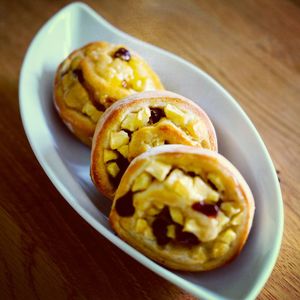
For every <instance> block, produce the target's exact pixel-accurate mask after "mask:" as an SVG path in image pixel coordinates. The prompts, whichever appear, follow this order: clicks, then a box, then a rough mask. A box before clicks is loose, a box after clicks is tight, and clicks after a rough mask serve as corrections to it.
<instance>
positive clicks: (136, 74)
mask: <svg viewBox="0 0 300 300" xmlns="http://www.w3.org/2000/svg"><path fill="white" fill-rule="evenodd" d="M122 47H123V48H124V46H121V45H112V44H109V43H106V42H94V43H89V44H87V45H85V46H84V47H82V48H80V49H77V50H75V51H73V52H72V53H71V54H70V55H69V56H68V57H67V58H66V59H65V60H64V61H63V62H62V63H61V64H60V65H59V67H58V69H57V72H56V75H55V81H54V104H55V107H56V109H57V111H58V113H59V115H60V117H61V118H62V120H63V121H64V123H65V124H66V125H67V127H68V128H69V129H70V130H71V131H72V132H73V133H74V135H75V136H77V137H78V138H79V139H80V140H81V141H82V142H84V143H85V144H87V145H89V146H91V141H92V137H93V134H94V131H95V127H96V122H97V120H98V119H99V117H100V115H101V112H103V111H104V110H105V109H106V108H107V107H109V106H110V105H111V104H112V103H113V102H115V101H117V100H119V99H121V98H124V97H127V96H129V95H130V94H133V93H136V92H139V91H142V90H145V89H163V85H162V84H161V82H160V80H159V78H158V76H157V75H156V74H155V72H154V71H153V70H152V69H151V68H150V66H149V65H148V64H147V63H146V62H145V61H144V60H143V59H142V58H141V57H140V56H138V55H137V54H136V53H134V52H132V51H131V50H130V54H131V59H130V60H129V61H128V62H127V61H123V60H122V59H120V58H114V57H113V56H114V55H113V54H114V53H115V52H116V51H117V50H118V49H120V48H122ZM122 67H123V69H124V70H123V69H122ZM138 68H141V70H142V71H141V72H140V71H139V69H138ZM99 70H100V71H99ZM128 70H129V71H128ZM74 71H75V73H74ZM72 72H73V73H72ZM76 72H77V75H76ZM99 72H100V73H99ZM118 72H119V73H118ZM123 72H124V74H123ZM126 72H127V73H128V72H129V73H130V72H131V73H130V74H129V75H128V74H127V73H126ZM142 72H143V73H144V74H143V75H142ZM125 73H126V74H127V75H126V74H125ZM107 74H108V75H107ZM78 76H79V77H80V78H78ZM118 76H119V77H122V76H123V77H124V78H126V80H127V78H128V80H130V81H128V84H131V85H132V84H134V83H136V82H140V81H143V82H144V86H142V85H141V86H125V85H124V84H123V83H126V80H125V79H124V80H123V81H122V82H120V81H118V78H119V77H118ZM126 84H127V83H126Z"/></svg>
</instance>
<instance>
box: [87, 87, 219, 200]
mask: <svg viewBox="0 0 300 300" xmlns="http://www.w3.org/2000/svg"><path fill="white" fill-rule="evenodd" d="M162 144H184V145H189V146H196V147H201V148H207V149H211V150H215V151H216V150H217V138H216V134H215V130H214V127H213V125H212V123H211V121H210V120H209V118H208V116H207V115H206V113H205V112H204V111H203V110H202V109H201V108H200V107H199V106H197V105H196V104H195V103H194V102H192V101H191V100H188V99H186V98H184V97H182V96H180V95H177V94H175V93H171V92H167V91H155V92H144V93H139V94H135V95H132V96H130V97H128V98H126V99H123V100H120V101H118V102H116V103H114V104H113V105H112V106H111V107H110V108H109V109H108V110H107V111H106V112H105V113H104V114H103V116H102V118H101V120H100V121H99V123H98V124H97V128H96V131H95V135H94V138H93V146H92V155H91V177H92V179H93V181H94V183H95V185H96V186H97V187H98V189H99V190H100V191H101V192H102V193H103V194H104V195H105V196H106V197H108V198H110V199H111V200H113V198H114V193H115V191H116V189H117V187H118V184H119V182H120V180H121V177H122V175H123V173H124V172H125V170H126V168H127V166H128V165H129V162H130V161H131V160H132V159H133V158H135V157H136V156H138V155H139V154H141V153H143V152H145V151H147V150H149V149H150V148H152V147H155V146H159V145H162Z"/></svg>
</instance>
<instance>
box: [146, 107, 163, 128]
mask: <svg viewBox="0 0 300 300" xmlns="http://www.w3.org/2000/svg"><path fill="white" fill-rule="evenodd" d="M150 111H151V116H150V118H149V122H150V124H155V123H157V122H158V121H159V120H160V119H161V118H163V117H165V116H166V115H165V112H164V111H163V110H162V109H161V108H158V107H153V108H150Z"/></svg>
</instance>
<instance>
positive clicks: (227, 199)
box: [110, 145, 255, 271]
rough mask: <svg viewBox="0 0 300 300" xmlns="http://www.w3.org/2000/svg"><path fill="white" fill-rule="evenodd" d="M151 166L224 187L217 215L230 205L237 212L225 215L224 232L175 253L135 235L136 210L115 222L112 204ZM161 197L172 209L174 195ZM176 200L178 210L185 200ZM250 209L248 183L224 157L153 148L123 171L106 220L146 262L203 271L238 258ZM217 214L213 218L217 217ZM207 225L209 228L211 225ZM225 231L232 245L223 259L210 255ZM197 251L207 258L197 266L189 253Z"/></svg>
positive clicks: (252, 206) (186, 148)
mask: <svg viewBox="0 0 300 300" xmlns="http://www.w3.org/2000/svg"><path fill="white" fill-rule="evenodd" d="M153 161H159V162H162V163H166V164H169V165H171V166H172V168H175V169H176V168H180V169H181V170H185V171H187V172H193V173H195V174H196V175H195V176H198V175H199V174H201V176H204V177H205V175H203V174H209V173H216V174H219V175H220V178H221V179H222V182H223V184H224V185H225V190H224V191H223V192H222V193H223V196H222V197H223V198H222V201H223V202H222V204H221V208H220V211H222V212H223V213H225V212H224V211H223V203H227V204H228V203H229V204H230V205H231V204H232V203H233V204H232V205H239V207H240V208H241V210H240V211H239V212H238V213H237V214H236V215H232V216H231V217H228V215H227V217H228V218H229V221H228V223H226V224H227V225H224V227H222V230H223V231H222V232H221V233H218V235H217V236H216V238H215V239H213V240H209V241H203V242H201V244H200V246H198V245H197V246H193V247H194V248H193V247H187V248H186V249H185V250H184V251H182V250H178V248H177V247H176V246H174V245H169V244H167V245H164V246H159V245H158V244H157V240H156V239H155V238H154V239H153V238H152V239H149V238H148V237H147V238H146V237H145V235H143V234H140V233H138V232H136V231H135V229H134V228H135V227H134V226H135V225H132V224H137V218H140V211H139V210H138V209H139V208H138V207H135V213H134V215H132V216H129V217H120V215H119V214H118V213H117V210H116V202H117V200H118V199H120V198H122V197H123V196H124V195H126V194H127V193H128V192H129V191H130V190H131V189H132V186H133V184H134V182H135V180H136V178H137V177H138V176H139V175H140V174H142V173H143V172H145V170H146V169H147V167H148V166H149V164H151V163H152V162H153ZM168 176H170V175H168ZM199 176H200V175H199ZM166 180H167V179H166ZM152 187H153V183H152V185H150V187H148V189H149V190H150V189H151V188H152ZM146 191H147V189H146ZM143 193H145V192H143ZM164 193H166V195H169V196H170V199H169V200H168V199H167V198H165V199H164V201H165V204H166V205H169V206H170V207H171V206H172V205H173V204H174V203H173V202H172V201H174V200H172V199H173V198H174V195H175V194H174V192H173V191H171V190H168V188H167V187H166V188H164V190H161V191H160V194H159V195H161V197H162V198H164V197H165V196H164ZM133 195H135V196H132V197H137V196H136V195H137V194H133ZM147 195H148V197H147V199H145V201H150V202H151V201H154V200H155V199H154V198H153V199H152V198H151V196H150V197H149V195H151V194H147ZM175 196H176V195H175ZM166 197H167V196H166ZM134 199H137V198H134ZM178 199H180V200H178V201H179V202H178V203H181V205H182V204H183V203H184V202H185V201H187V198H186V197H181V198H180V197H179V198H178ZM134 201H135V200H134ZM133 203H135V202H133ZM136 203H138V202H136ZM134 205H137V204H134ZM148 205H149V204H148ZM224 207H225V206H224ZM254 209H255V204H254V199H253V196H252V193H251V191H250V188H249V187H248V185H247V183H246V182H245V180H244V179H243V177H242V176H241V174H240V173H239V172H238V170H237V169H236V168H235V167H234V166H233V165H232V164H231V163H230V162H229V161H228V160H227V159H225V158H224V157H223V156H221V155H220V154H217V153H215V152H212V151H209V150H204V149H199V148H195V147H189V146H181V145H165V146H159V147H157V148H153V149H151V150H150V151H148V152H145V153H143V154H142V155H140V156H139V157H137V158H135V159H134V160H133V161H132V162H131V164H130V166H129V167H128V168H127V170H126V172H125V174H124V176H123V177H122V180H121V182H120V185H119V187H118V190H117V192H116V196H115V199H114V203H113V207H112V210H111V214H110V222H111V225H112V227H113V229H114V230H115V231H116V232H117V234H118V235H119V236H120V237H121V238H122V239H123V240H125V241H126V242H128V243H129V244H131V245H132V246H133V247H135V248H137V249H138V250H139V251H141V252H142V253H144V254H145V255H147V256H149V257H150V258H151V259H153V260H155V261H157V262H158V263H160V264H162V265H165V266H167V267H169V268H171V269H176V270H182V271H205V270H211V269H214V268H217V267H220V266H222V265H224V264H226V263H229V262H230V261H232V260H233V259H234V258H235V257H236V256H237V255H238V254H239V252H240V251H241V249H242V248H243V246H244V244H245V242H246V240H247V237H248V234H249V231H250V229H251V225H252V220H253V215H254ZM188 210H189V209H188V208H186V211H188ZM220 211H219V212H218V213H220ZM238 216H240V221H239V222H240V223H234V222H237V221H235V220H236V219H237V218H238ZM241 216H242V217H241ZM202 217H203V216H202ZM143 218H144V219H145V218H146V217H145V216H143ZM204 219H205V218H204ZM211 219H212V218H211ZM186 220H187V219H186ZM205 220H207V219H205ZM210 221H211V220H210ZM152 224H153V223H152ZM210 224H214V223H213V222H211V223H210ZM234 224H236V225H234ZM211 226H212V225H211ZM150 227H151V226H150ZM128 228H130V230H128ZM208 229H209V228H208ZM226 230H231V231H234V232H235V236H236V237H235V239H234V240H233V241H232V242H231V244H230V248H229V249H227V252H225V254H222V255H219V256H215V254H212V253H213V251H215V248H214V247H216V245H217V243H220V240H219V239H221V236H222V234H223V233H224V232H226ZM148 236H149V234H148ZM197 247H198V248H197ZM201 247H203V248H204V249H205V253H206V256H207V257H208V258H207V257H206V260H205V261H204V262H203V261H199V257H194V256H193V255H194V254H193V253H195V251H199V249H200V248H201ZM227 247H228V246H227ZM180 249H181V248H180ZM216 249H217V248H216ZM217 250H218V249H217Z"/></svg>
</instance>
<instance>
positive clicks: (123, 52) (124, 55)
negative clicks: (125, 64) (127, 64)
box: [113, 48, 131, 61]
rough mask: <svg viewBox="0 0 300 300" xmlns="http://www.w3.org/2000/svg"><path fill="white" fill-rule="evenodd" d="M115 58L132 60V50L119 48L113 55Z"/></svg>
mask: <svg viewBox="0 0 300 300" xmlns="http://www.w3.org/2000/svg"><path fill="white" fill-rule="evenodd" d="M113 57H114V58H120V59H122V60H124V61H130V59H131V55H130V52H129V51H128V50H127V49H125V48H119V49H118V50H117V51H116V52H115V53H114V55H113Z"/></svg>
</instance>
